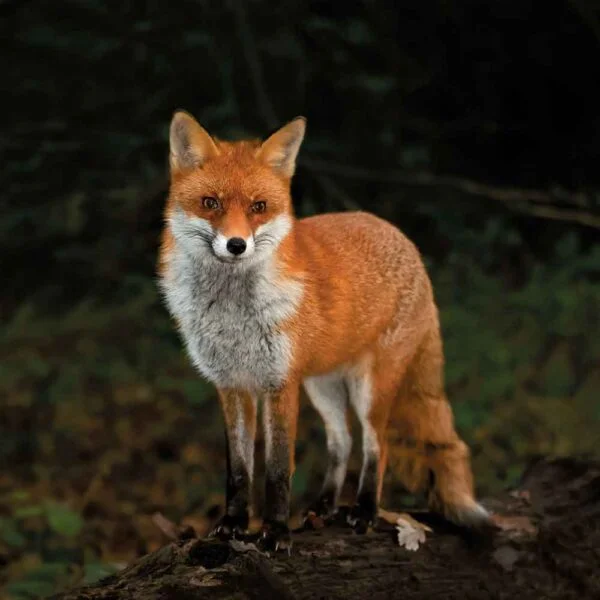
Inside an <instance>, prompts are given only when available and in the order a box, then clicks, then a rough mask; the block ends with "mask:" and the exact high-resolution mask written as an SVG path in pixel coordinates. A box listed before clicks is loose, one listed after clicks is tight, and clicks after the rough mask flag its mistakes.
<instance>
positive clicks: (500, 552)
mask: <svg viewBox="0 0 600 600" xmlns="http://www.w3.org/2000/svg"><path fill="white" fill-rule="evenodd" d="M522 554H523V553H522V552H519V551H518V550H515V549H514V548H513V547H512V546H500V548H497V549H496V550H495V551H494V554H492V557H493V558H494V560H495V561H496V562H497V563H498V564H499V565H501V566H502V568H503V569H504V570H505V571H512V570H513V567H514V564H515V563H516V562H517V560H519V558H520V557H521V555H522Z"/></svg>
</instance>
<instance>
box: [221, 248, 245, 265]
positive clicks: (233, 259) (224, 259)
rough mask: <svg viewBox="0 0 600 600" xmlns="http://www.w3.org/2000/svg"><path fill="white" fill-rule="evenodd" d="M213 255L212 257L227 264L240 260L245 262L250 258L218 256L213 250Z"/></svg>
mask: <svg viewBox="0 0 600 600" xmlns="http://www.w3.org/2000/svg"><path fill="white" fill-rule="evenodd" d="M213 255H214V257H215V258H216V259H217V260H218V261H219V262H222V263H225V264H229V265H234V264H236V263H242V262H246V261H247V260H250V258H251V257H250V256H243V255H242V256H231V257H229V256H220V255H219V254H217V253H216V252H214V251H213Z"/></svg>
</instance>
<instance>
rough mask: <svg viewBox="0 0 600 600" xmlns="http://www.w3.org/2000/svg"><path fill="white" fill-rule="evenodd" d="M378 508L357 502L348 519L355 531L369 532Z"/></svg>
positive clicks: (360, 532)
mask: <svg viewBox="0 0 600 600" xmlns="http://www.w3.org/2000/svg"><path fill="white" fill-rule="evenodd" d="M376 516H377V509H376V508H373V507H371V506H365V505H364V504H355V505H354V506H353V507H352V510H350V513H349V514H348V517H347V521H348V524H349V525H350V527H352V529H354V531H355V533H359V534H363V533H367V531H368V530H369V527H372V525H373V524H374V523H375V517H376Z"/></svg>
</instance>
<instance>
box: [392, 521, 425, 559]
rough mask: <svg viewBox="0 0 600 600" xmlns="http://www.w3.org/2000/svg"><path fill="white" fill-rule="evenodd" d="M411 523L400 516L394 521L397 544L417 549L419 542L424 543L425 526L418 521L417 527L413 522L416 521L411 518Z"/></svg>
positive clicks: (413, 549) (408, 548) (409, 548)
mask: <svg viewBox="0 0 600 600" xmlns="http://www.w3.org/2000/svg"><path fill="white" fill-rule="evenodd" d="M411 521H412V523H411V522H409V521H406V520H404V519H402V518H400V519H398V521H397V522H396V529H397V530H398V544H399V545H400V546H402V547H404V548H406V549H407V550H412V551H413V552H414V551H415V550H418V549H419V545H420V544H424V543H425V527H427V526H426V525H425V526H423V525H422V524H421V523H418V525H419V527H415V526H414V525H413V523H417V521H415V520H414V519H411Z"/></svg>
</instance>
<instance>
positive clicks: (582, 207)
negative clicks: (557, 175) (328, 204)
mask: <svg viewBox="0 0 600 600" xmlns="http://www.w3.org/2000/svg"><path fill="white" fill-rule="evenodd" d="M301 163H302V164H303V165H304V166H306V167H308V168H309V169H311V170H313V171H315V172H317V173H323V174H329V175H334V176H338V177H345V178H347V179H355V180H362V181H375V182H378V183H394V184H401V185H407V186H426V187H446V188H451V189H454V190H457V191H459V192H463V193H465V194H467V195H470V196H480V197H486V198H489V199H490V200H495V201H497V202H501V203H502V204H505V205H506V206H508V207H509V208H511V209H513V210H517V211H519V212H522V213H526V214H531V215H534V216H538V217H542V218H545V219H555V220H559V221H570V222H574V223H578V224H580V225H585V226H587V227H593V228H595V229H600V215H596V214H594V213H593V212H592V211H591V208H592V207H593V205H594V202H593V200H592V198H590V196H588V195H587V194H584V193H583V192H569V191H567V190H564V189H561V188H554V189H552V190H549V191H547V192H544V191H541V190H533V189H519V188H501V187H496V186H491V185H487V184H484V183H479V182H476V181H472V180H470V179H465V178H463V177H452V176H447V175H434V174H433V173H427V172H422V173H414V174H413V173H403V172H401V171H391V172H384V171H376V170H371V169H366V168H364V167H352V166H346V165H342V164H338V163H331V162H327V161H323V160H318V159H309V158H303V159H301ZM561 204H564V205H567V206H565V207H564V208H562V207H561V206H560V205H561Z"/></svg>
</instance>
